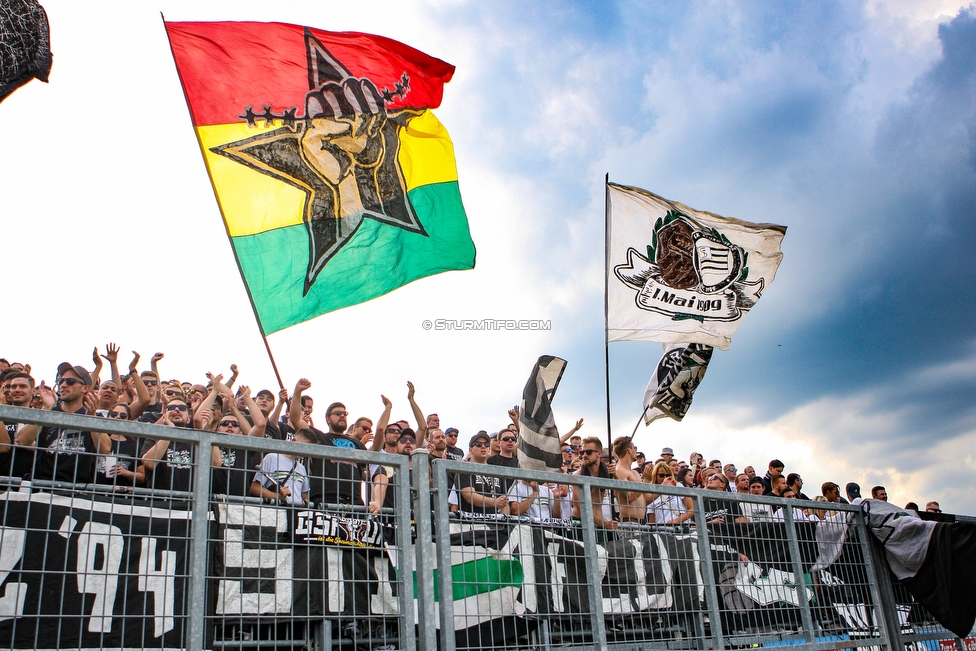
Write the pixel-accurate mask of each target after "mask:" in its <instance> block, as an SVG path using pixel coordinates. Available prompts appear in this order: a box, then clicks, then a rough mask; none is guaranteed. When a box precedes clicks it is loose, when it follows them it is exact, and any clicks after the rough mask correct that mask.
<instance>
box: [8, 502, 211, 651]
mask: <svg viewBox="0 0 976 651" xmlns="http://www.w3.org/2000/svg"><path fill="white" fill-rule="evenodd" d="M191 517H192V513H191V512H190V511H170V510H168V509H165V508H157V507H153V508H150V507H148V506H134V505H131V504H113V503H110V502H100V501H93V500H84V499H77V498H70V497H63V496H59V495H51V494H47V493H33V494H32V493H21V492H7V493H0V523H3V526H2V527H0V648H11V649H37V648H48V649H56V648H65V647H72V648H79V649H103V648H156V649H158V648H173V649H180V648H184V647H185V644H184V641H183V632H184V631H183V626H184V623H185V614H186V613H185V599H184V593H185V590H186V578H187V551H188V548H189V547H188V536H189V523H190V518H191Z"/></svg>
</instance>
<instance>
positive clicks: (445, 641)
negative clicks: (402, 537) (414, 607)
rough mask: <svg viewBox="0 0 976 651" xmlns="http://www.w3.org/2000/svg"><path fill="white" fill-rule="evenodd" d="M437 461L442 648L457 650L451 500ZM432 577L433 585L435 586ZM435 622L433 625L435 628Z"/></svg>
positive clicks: (436, 529) (435, 466)
mask: <svg viewBox="0 0 976 651" xmlns="http://www.w3.org/2000/svg"><path fill="white" fill-rule="evenodd" d="M442 463H443V462H441V461H438V462H437V463H435V464H433V470H432V472H433V474H434V530H435V532H436V536H437V537H436V539H435V542H436V543H437V587H438V592H439V593H440V598H441V600H440V604H439V607H440V610H439V613H440V623H441V649H442V651H454V649H455V647H456V642H457V640H456V639H455V637H454V582H453V574H452V566H451V521H450V517H449V514H448V509H449V508H450V507H449V506H448V502H447V500H448V498H449V497H450V494H451V486H450V485H449V483H450V482H449V481H448V475H447V471H446V470H445V469H444V466H443V465H442ZM432 579H433V577H431V581H430V582H431V584H433V580H432ZM434 624H435V622H434V621H432V622H431V626H434Z"/></svg>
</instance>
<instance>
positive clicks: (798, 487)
mask: <svg viewBox="0 0 976 651" xmlns="http://www.w3.org/2000/svg"><path fill="white" fill-rule="evenodd" d="M786 485H787V486H788V487H789V489H790V490H791V491H793V493H794V494H795V495H796V497H797V499H801V500H808V501H809V500H810V498H809V497H807V496H806V495H804V494H803V492H802V491H803V477H801V476H800V474H799V473H796V472H791V473H790V474H788V475H787V476H786Z"/></svg>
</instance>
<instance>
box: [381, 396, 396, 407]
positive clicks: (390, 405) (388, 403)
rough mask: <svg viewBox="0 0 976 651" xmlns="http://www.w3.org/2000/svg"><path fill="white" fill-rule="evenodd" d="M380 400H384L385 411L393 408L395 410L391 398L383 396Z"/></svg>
mask: <svg viewBox="0 0 976 651" xmlns="http://www.w3.org/2000/svg"><path fill="white" fill-rule="evenodd" d="M380 400H382V401H383V407H384V408H385V409H392V408H393V403H392V402H390V399H389V398H387V397H386V396H384V395H381V396H380Z"/></svg>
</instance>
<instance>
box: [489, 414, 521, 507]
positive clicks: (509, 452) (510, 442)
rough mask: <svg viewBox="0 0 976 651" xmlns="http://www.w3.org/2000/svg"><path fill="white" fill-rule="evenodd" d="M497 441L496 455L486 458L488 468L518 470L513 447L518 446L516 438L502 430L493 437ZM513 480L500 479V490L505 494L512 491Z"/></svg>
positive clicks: (508, 431)
mask: <svg viewBox="0 0 976 651" xmlns="http://www.w3.org/2000/svg"><path fill="white" fill-rule="evenodd" d="M495 440H496V441H498V454H495V455H492V456H490V457H488V461H487V463H488V465H489V466H504V467H506V468H518V467H519V462H518V457H517V456H516V455H515V447H516V446H517V445H518V436H517V435H516V434H515V433H514V432H512V430H510V429H503V430H502V431H500V432H498V434H497V435H496V436H495ZM515 481H516V480H514V479H502V480H501V482H502V488H503V489H504V490H505V492H506V493H508V491H510V490H511V489H512V484H514V483H515Z"/></svg>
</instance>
